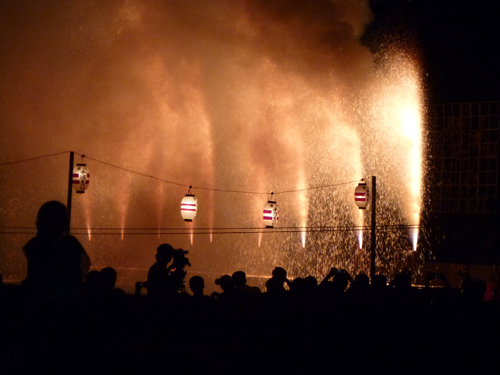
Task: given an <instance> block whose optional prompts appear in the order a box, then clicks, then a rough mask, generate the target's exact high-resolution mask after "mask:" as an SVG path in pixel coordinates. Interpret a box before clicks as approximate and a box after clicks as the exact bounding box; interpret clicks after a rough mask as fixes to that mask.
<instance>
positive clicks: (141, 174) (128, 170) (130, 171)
mask: <svg viewBox="0 0 500 375" xmlns="http://www.w3.org/2000/svg"><path fill="white" fill-rule="evenodd" d="M85 158H86V159H89V160H93V161H95V162H97V163H101V164H104V165H108V166H110V167H113V168H117V169H121V170H122V171H125V172H129V173H133V174H137V175H139V176H143V177H149V178H152V179H155V180H158V181H161V182H166V183H168V184H172V185H177V186H183V187H187V188H189V185H186V184H180V183H178V182H174V181H168V180H164V179H163V178H159V177H156V176H153V175H150V174H146V173H141V172H136V171H133V170H131V169H127V168H124V167H120V166H118V165H114V164H111V163H107V162H105V161H102V160H97V159H94V158H91V157H90V156H87V155H85Z"/></svg>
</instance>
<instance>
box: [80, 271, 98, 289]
mask: <svg viewBox="0 0 500 375" xmlns="http://www.w3.org/2000/svg"><path fill="white" fill-rule="evenodd" d="M102 279H103V277H102V274H101V273H100V272H99V271H97V270H92V271H90V272H89V273H88V274H87V276H86V277H85V280H84V282H83V286H84V288H85V289H86V290H87V291H89V292H96V291H100V290H102V285H103V284H102Z"/></svg>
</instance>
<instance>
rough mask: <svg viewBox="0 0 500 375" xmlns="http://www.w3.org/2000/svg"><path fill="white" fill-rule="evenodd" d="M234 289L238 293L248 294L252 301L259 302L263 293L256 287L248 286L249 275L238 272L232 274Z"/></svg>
mask: <svg viewBox="0 0 500 375" xmlns="http://www.w3.org/2000/svg"><path fill="white" fill-rule="evenodd" d="M231 279H233V283H234V287H235V288H236V290H237V291H239V292H243V293H245V294H248V295H249V296H250V297H251V298H252V299H254V300H258V298H259V297H260V294H261V291H260V289H259V288H257V287H256V286H250V285H247V275H246V274H245V272H243V271H236V272H234V273H233V274H232V276H231Z"/></svg>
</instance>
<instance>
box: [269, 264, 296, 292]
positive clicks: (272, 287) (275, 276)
mask: <svg viewBox="0 0 500 375" xmlns="http://www.w3.org/2000/svg"><path fill="white" fill-rule="evenodd" d="M271 275H272V277H271V278H270V279H269V280H267V282H266V289H267V291H268V292H273V293H283V292H286V291H287V290H286V289H285V285H284V284H285V283H286V285H287V286H288V287H289V288H290V286H291V285H292V283H291V282H290V280H288V279H287V272H286V270H285V269H284V268H282V267H275V268H274V270H273V272H272V273H271Z"/></svg>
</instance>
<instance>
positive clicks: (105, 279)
mask: <svg viewBox="0 0 500 375" xmlns="http://www.w3.org/2000/svg"><path fill="white" fill-rule="evenodd" d="M100 273H101V275H102V283H103V288H104V289H105V290H107V291H112V290H113V289H114V288H115V286H116V277H117V274H116V271H115V269H114V268H112V267H105V268H103V269H102V270H101V271H100Z"/></svg>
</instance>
